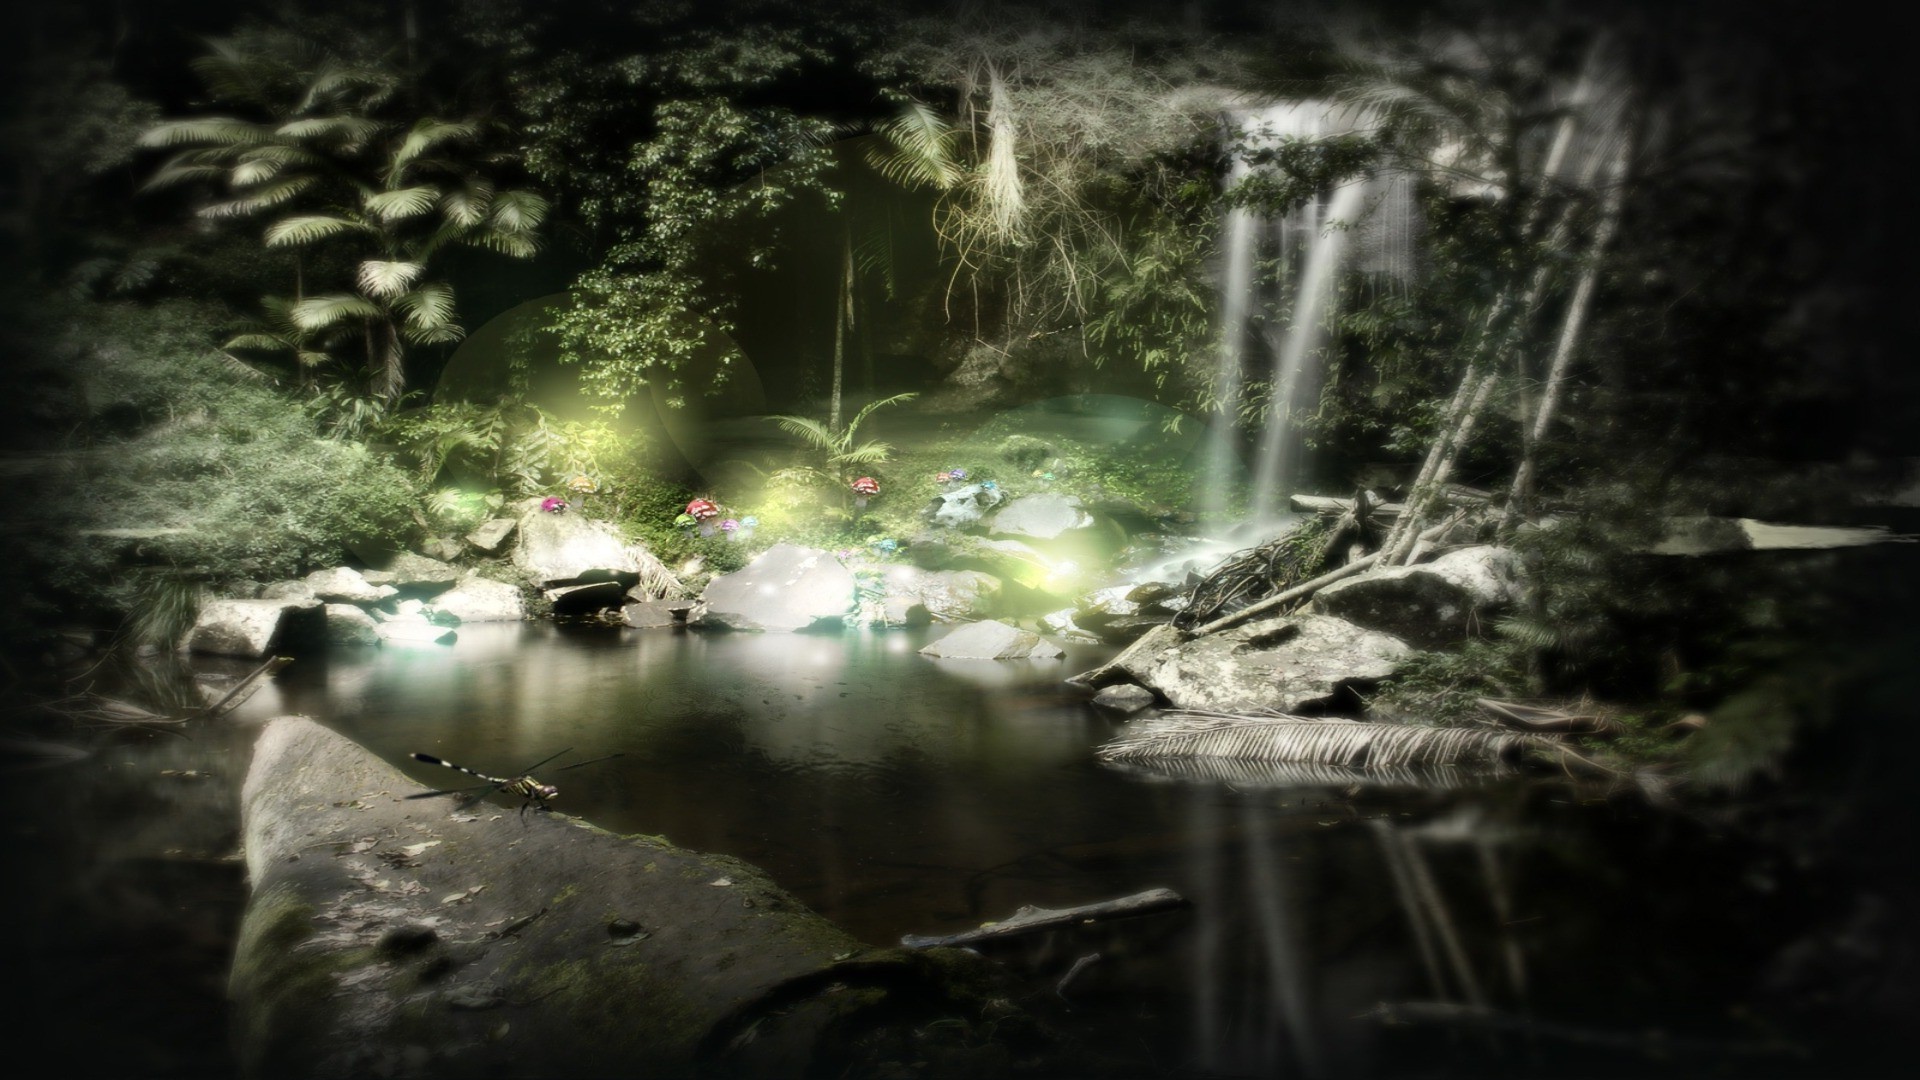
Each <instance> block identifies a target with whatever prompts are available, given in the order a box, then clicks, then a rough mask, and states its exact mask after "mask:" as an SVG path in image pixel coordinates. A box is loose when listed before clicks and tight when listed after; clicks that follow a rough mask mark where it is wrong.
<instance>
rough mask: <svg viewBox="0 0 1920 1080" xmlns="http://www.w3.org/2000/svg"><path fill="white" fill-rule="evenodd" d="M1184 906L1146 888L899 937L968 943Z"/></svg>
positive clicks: (1176, 897) (933, 943)
mask: <svg viewBox="0 0 1920 1080" xmlns="http://www.w3.org/2000/svg"><path fill="white" fill-rule="evenodd" d="M1186 906H1187V898H1186V897H1184V896H1181V895H1180V894H1179V893H1177V892H1174V891H1173V890H1172V889H1148V890H1147V891H1146V892H1140V893H1134V894H1133V895H1131V896H1122V897H1120V898H1119V899H1117V900H1102V901H1101V902H1099V903H1097V904H1082V905H1081V906H1079V907H1070V908H1043V907H1034V906H1033V905H1032V904H1028V905H1026V906H1024V907H1022V908H1021V909H1020V910H1019V911H1016V912H1014V913H1013V915H1012V917H1010V918H1008V919H1006V920H1005V921H1003V922H994V923H986V924H984V925H982V926H980V927H979V928H978V929H974V930H964V931H961V932H960V933H958V934H948V935H946V936H944V937H939V936H930V935H925V934H907V935H905V936H903V937H902V938H901V939H900V944H902V945H905V946H906V947H907V948H909V949H932V948H938V947H941V946H947V945H967V944H971V943H972V942H975V941H991V940H994V939H997V938H1010V937H1020V936H1022V935H1024V934H1037V933H1039V932H1041V931H1042V930H1059V929H1062V928H1064V927H1068V926H1081V925H1084V924H1086V923H1091V922H1103V921H1105V920H1108V919H1124V918H1128V917H1131V916H1134V915H1153V914H1157V913H1158V912H1162V911H1170V910H1172V909H1174V908H1180V907H1186ZM1063 981H1064V980H1063Z"/></svg>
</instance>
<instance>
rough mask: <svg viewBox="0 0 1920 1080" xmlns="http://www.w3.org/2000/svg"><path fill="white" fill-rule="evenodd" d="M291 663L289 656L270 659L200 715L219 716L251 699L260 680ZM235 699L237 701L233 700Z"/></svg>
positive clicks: (249, 673)
mask: <svg viewBox="0 0 1920 1080" xmlns="http://www.w3.org/2000/svg"><path fill="white" fill-rule="evenodd" d="M291 663H293V657H291V656H275V657H270V658H269V659H268V660H267V661H266V663H263V664H261V665H260V666H259V667H257V668H254V669H253V670H252V671H250V672H248V673H247V674H246V676H245V677H244V678H242V679H241V680H240V681H239V682H237V683H235V684H233V689H231V690H229V691H227V694H226V696H225V697H223V698H221V699H220V700H219V701H216V702H214V703H213V704H212V705H210V706H208V707H207V708H206V709H205V710H203V712H202V715H204V716H207V717H215V716H219V715H220V714H221V713H223V712H225V711H227V710H228V709H230V708H233V707H235V706H237V705H239V704H240V703H241V702H243V701H245V700H247V698H249V697H252V696H253V692H254V691H255V690H258V689H259V688H260V680H261V679H262V678H264V677H265V676H268V675H272V674H274V673H275V672H278V671H279V670H280V669H281V668H283V667H286V666H287V665H288V664H291ZM241 691H245V693H244V694H243V693H241ZM235 698H238V699H239V700H235Z"/></svg>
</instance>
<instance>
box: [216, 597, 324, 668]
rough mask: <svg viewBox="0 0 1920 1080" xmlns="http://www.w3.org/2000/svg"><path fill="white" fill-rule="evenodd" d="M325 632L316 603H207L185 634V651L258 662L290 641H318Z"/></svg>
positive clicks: (225, 601)
mask: <svg viewBox="0 0 1920 1080" xmlns="http://www.w3.org/2000/svg"><path fill="white" fill-rule="evenodd" d="M325 629H326V612H325V610H324V608H323V606H322V605H321V603H320V601H318V600H209V601H207V602H206V603H205V604H203V605H201V607H200V614H199V615H198V617H197V618H196V619H195V620H194V624H193V629H192V630H191V631H189V632H188V633H187V644H186V647H187V650H188V651H189V652H197V653H211V654H213V655H216V656H245V657H251V658H255V659H258V658H259V657H262V656H265V655H267V654H268V653H269V652H271V651H273V650H274V649H276V648H279V647H280V646H281V645H283V644H285V643H287V642H288V641H290V640H293V639H302V638H310V639H313V640H318V639H319V638H320V637H321V636H322V635H323V634H324V633H325Z"/></svg>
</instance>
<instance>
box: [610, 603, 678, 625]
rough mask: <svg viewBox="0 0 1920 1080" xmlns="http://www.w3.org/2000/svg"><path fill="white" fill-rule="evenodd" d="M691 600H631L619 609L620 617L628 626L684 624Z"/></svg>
mask: <svg viewBox="0 0 1920 1080" xmlns="http://www.w3.org/2000/svg"><path fill="white" fill-rule="evenodd" d="M693 606H694V603H693V601H691V600H633V601H629V602H628V603H627V604H626V605H625V606H623V607H622V608H621V609H620V618H621V621H622V622H624V623H625V624H626V625H628V626H632V627H649V626H684V625H685V624H686V621H687V613H688V612H689V611H692V610H693Z"/></svg>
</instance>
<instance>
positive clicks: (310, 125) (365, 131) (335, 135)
mask: <svg viewBox="0 0 1920 1080" xmlns="http://www.w3.org/2000/svg"><path fill="white" fill-rule="evenodd" d="M382 126H383V125H382V124H381V123H380V122H379V121H377V120H369V119H367V118H366V117H364V116H307V117H302V118H300V119H298V120H289V121H287V122H286V123H284V124H281V125H280V126H279V127H277V128H275V129H274V134H276V135H278V136H280V137H281V138H283V139H325V140H331V141H336V142H341V143H346V144H348V145H357V144H359V143H364V142H366V141H367V140H368V139H371V138H373V137H374V136H375V135H378V134H380V129H381V128H382Z"/></svg>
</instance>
